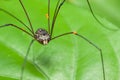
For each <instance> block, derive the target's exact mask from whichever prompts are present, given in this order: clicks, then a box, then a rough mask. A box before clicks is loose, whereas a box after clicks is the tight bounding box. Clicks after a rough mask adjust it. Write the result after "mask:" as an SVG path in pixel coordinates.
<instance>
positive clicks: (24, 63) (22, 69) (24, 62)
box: [20, 40, 35, 80]
mask: <svg viewBox="0 0 120 80" xmlns="http://www.w3.org/2000/svg"><path fill="white" fill-rule="evenodd" d="M34 41H35V40H32V41H31V42H30V44H29V47H28V50H27V53H26V55H25V58H24V61H23V64H22V68H21V76H20V80H23V74H24V70H25V66H26V61H27V57H28V54H29V51H30V48H31V46H32V44H33V42H34Z"/></svg>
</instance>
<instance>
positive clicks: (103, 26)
mask: <svg viewBox="0 0 120 80" xmlns="http://www.w3.org/2000/svg"><path fill="white" fill-rule="evenodd" d="M87 3H88V6H89V8H90V11H91V13H92V15H93V17H94V18H95V20H96V21H97V22H98V23H99V24H100V25H101V26H102V27H104V28H106V29H109V30H112V31H116V30H117V29H111V28H109V27H106V26H105V25H104V24H102V23H101V22H100V20H99V19H98V18H97V17H96V16H95V15H94V12H93V10H92V7H91V5H90V2H89V0H87Z"/></svg>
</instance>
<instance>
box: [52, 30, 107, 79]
mask: <svg viewBox="0 0 120 80" xmlns="http://www.w3.org/2000/svg"><path fill="white" fill-rule="evenodd" d="M69 34H74V35H76V36H78V37H81V38H82V39H84V40H85V41H87V42H88V43H89V44H91V45H92V46H94V47H95V48H96V49H97V50H99V52H100V57H101V62H102V69H103V71H102V73H103V80H106V78H105V67H104V60H103V54H102V49H100V48H99V47H98V46H96V45H95V44H94V43H92V42H91V41H90V40H88V39H87V38H86V37H84V36H82V35H80V34H78V33H76V32H68V33H64V34H61V35H58V36H56V37H53V38H52V39H51V40H54V39H56V38H59V37H62V36H65V35H69Z"/></svg>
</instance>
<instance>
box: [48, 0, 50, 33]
mask: <svg viewBox="0 0 120 80" xmlns="http://www.w3.org/2000/svg"><path fill="white" fill-rule="evenodd" d="M48 33H49V34H50V0H48Z"/></svg>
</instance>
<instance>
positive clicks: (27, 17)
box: [19, 0, 34, 34]
mask: <svg viewBox="0 0 120 80" xmlns="http://www.w3.org/2000/svg"><path fill="white" fill-rule="evenodd" d="M19 2H20V4H21V6H22V8H23V10H24V12H25V15H26V17H27V19H28V22H29V24H30V28H31V30H32V33H33V34H34V30H33V27H32V23H31V21H30V18H29V16H28V13H27V11H26V9H25V7H24V5H23V3H22V1H21V0H19Z"/></svg>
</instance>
